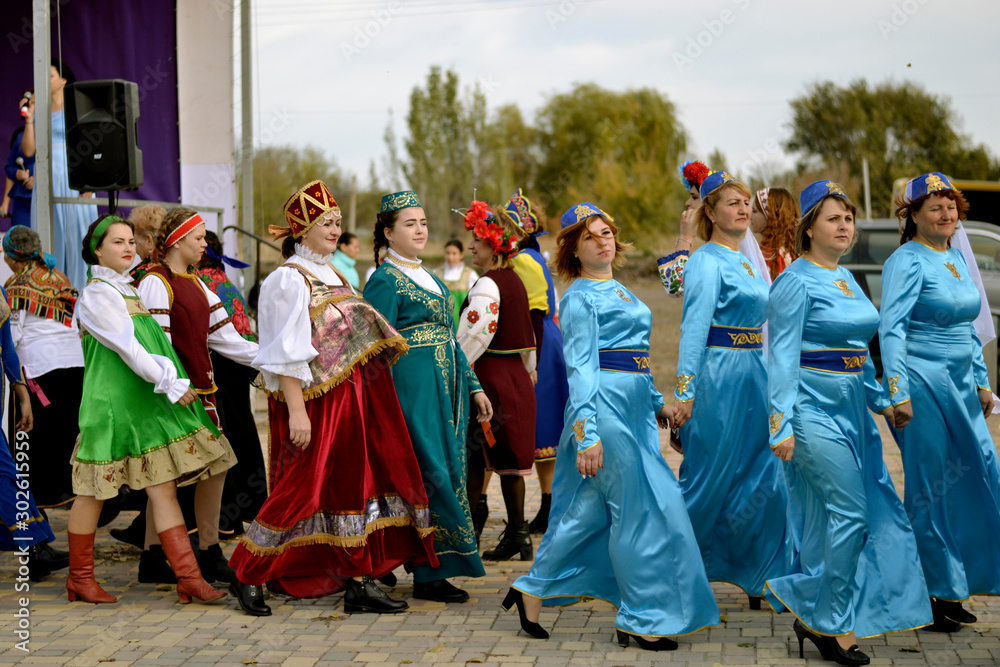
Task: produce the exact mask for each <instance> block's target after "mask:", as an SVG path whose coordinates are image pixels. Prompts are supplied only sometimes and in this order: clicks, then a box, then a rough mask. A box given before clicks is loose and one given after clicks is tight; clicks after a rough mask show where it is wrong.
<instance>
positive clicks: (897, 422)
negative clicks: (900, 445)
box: [886, 401, 913, 429]
mask: <svg viewBox="0 0 1000 667" xmlns="http://www.w3.org/2000/svg"><path fill="white" fill-rule="evenodd" d="M886 416H887V417H889V421H890V422H891V423H892V424H893V425H894V426H895V427H896V428H898V429H901V428H903V427H904V426H906V425H907V424H909V423H910V420H911V419H913V403H911V402H910V401H907V402H906V403H900V404H899V405H897V406H896V407H894V408H892V412H888V413H886Z"/></svg>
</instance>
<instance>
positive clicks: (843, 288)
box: [833, 280, 854, 299]
mask: <svg viewBox="0 0 1000 667" xmlns="http://www.w3.org/2000/svg"><path fill="white" fill-rule="evenodd" d="M833 284H834V285H836V286H837V287H839V288H840V290H841V291H842V292H843V293H844V296H849V297H851V298H852V299H853V298H854V292H853V291H851V288H849V287H848V286H847V281H846V280H834V281H833Z"/></svg>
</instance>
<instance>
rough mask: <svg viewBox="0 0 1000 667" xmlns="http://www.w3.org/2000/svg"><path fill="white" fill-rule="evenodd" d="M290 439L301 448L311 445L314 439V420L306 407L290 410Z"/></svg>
mask: <svg viewBox="0 0 1000 667" xmlns="http://www.w3.org/2000/svg"><path fill="white" fill-rule="evenodd" d="M288 439H289V440H291V441H292V444H293V445H295V446H296V447H298V448H299V449H305V448H306V447H308V446H309V441H310V440H311V439H312V422H310V421H309V415H308V414H306V411H305V409H304V408H303V409H299V410H291V409H289V411H288Z"/></svg>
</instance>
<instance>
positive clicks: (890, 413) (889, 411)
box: [879, 405, 896, 425]
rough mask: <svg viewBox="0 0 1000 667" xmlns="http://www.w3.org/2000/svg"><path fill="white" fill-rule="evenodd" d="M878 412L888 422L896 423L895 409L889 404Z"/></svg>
mask: <svg viewBox="0 0 1000 667" xmlns="http://www.w3.org/2000/svg"><path fill="white" fill-rule="evenodd" d="M879 414H880V415H882V416H883V417H885V418H886V420H887V421H888V422H889V424H891V425H895V423H896V409H895V408H893V407H892V406H891V405H890V406H889V407H887V408H886V409H885V410H883V411H882V412H880V413H879Z"/></svg>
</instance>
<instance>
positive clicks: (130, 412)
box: [72, 313, 236, 500]
mask: <svg viewBox="0 0 1000 667" xmlns="http://www.w3.org/2000/svg"><path fill="white" fill-rule="evenodd" d="M132 323H133V324H134V325H135V335H136V338H137V339H138V341H139V343H140V344H141V345H142V346H143V347H144V348H145V349H146V350H147V351H148V352H149V353H150V354H156V355H160V356H164V357H167V358H168V359H170V360H171V361H173V363H174V365H175V366H176V367H177V372H178V375H179V376H180V377H187V376H186V375H185V373H184V370H183V366H182V365H181V362H180V360H179V359H178V358H177V353H176V352H175V351H174V348H173V346H172V345H171V344H170V341H168V340H167V337H166V335H164V333H163V330H162V329H161V328H160V326H159V325H158V324H157V323H156V322H155V321H154V320H153V319H152V317H150V316H149V315H148V314H144V313H134V314H133V316H132ZM83 354H84V374H83V401H82V402H81V404H80V437H79V438H78V439H77V442H76V448H75V449H74V451H73V458H72V464H73V492H74V493H76V494H79V495H84V496H93V497H95V498H97V499H99V500H106V499H108V498H113V497H115V496H116V495H117V494H118V489H119V488H121V487H123V486H127V487H129V488H131V489H143V488H146V487H148V486H155V485H157V484H162V483H164V482H169V481H171V480H174V481H176V482H177V484H178V486H183V485H185V484H191V483H194V482H196V481H198V480H199V479H202V478H205V477H208V476H210V475H214V474H217V473H220V472H224V471H225V470H228V469H229V468H231V467H232V466H233V465H234V464H235V463H236V456H235V455H234V454H233V450H232V447H231V446H230V445H229V442H228V441H227V440H226V439H225V437H224V436H222V434H221V433H219V431H218V429H217V428H216V427H215V425H214V424H213V423H212V420H211V418H210V417H209V416H208V413H206V412H205V408H204V407H203V406H202V403H201V401H195V402H194V403H192V404H191V405H189V406H187V407H184V406H181V405H180V404H175V403H171V402H170V400H169V399H168V398H167V397H166V395H165V394H157V393H154V391H153V384H152V383H150V382H147V381H146V380H144V379H143V378H141V377H139V376H138V375H136V374H135V373H134V372H133V371H132V369H131V368H129V367H128V366H127V365H126V364H125V362H124V361H123V360H122V358H121V357H120V356H118V353H117V352H115V351H113V350H111V349H109V348H107V347H105V346H104V345H102V344H101V343H99V342H98V341H97V339H95V338H94V337H93V336H85V337H84V339H83Z"/></svg>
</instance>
